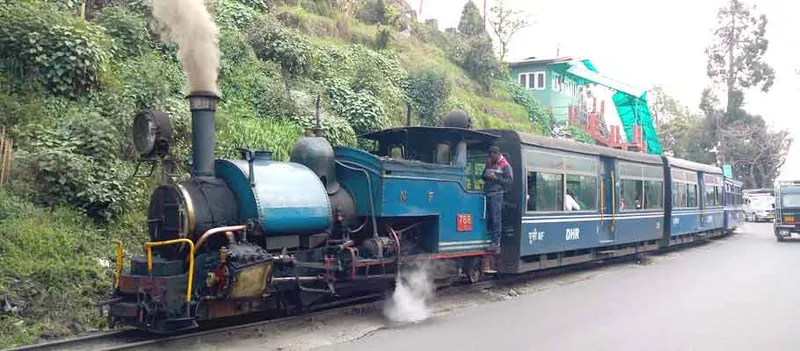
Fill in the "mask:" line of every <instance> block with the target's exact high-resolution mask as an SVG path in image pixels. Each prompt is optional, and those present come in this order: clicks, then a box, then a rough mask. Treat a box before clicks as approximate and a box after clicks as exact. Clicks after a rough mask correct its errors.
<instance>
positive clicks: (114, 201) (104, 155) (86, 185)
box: [15, 110, 135, 221]
mask: <svg viewBox="0 0 800 351" xmlns="http://www.w3.org/2000/svg"><path fill="white" fill-rule="evenodd" d="M69 112H70V111H67V113H69ZM72 113H73V114H74V115H75V116H78V117H77V118H67V119H65V120H63V121H61V122H62V123H63V124H61V125H58V126H51V127H50V126H43V125H37V124H33V125H27V126H25V127H24V131H23V132H21V133H20V135H19V138H20V139H21V140H20V144H21V145H22V146H24V147H25V149H24V150H21V151H20V152H19V153H18V154H19V155H18V156H17V159H18V161H17V162H18V165H19V168H18V169H16V170H15V171H16V172H18V173H21V174H25V175H26V177H25V178H26V179H31V180H32V181H33V183H32V184H31V186H32V187H33V189H34V190H35V191H36V200H37V202H39V203H40V204H43V205H47V206H55V205H69V206H73V207H75V208H80V209H82V210H83V211H84V212H86V214H87V215H89V216H90V217H92V218H93V219H95V220H98V221H109V220H112V219H113V218H114V217H116V216H117V215H119V214H121V213H123V212H124V211H125V210H126V209H127V208H128V206H127V205H128V203H127V202H126V201H127V200H128V199H129V198H130V197H129V196H130V195H131V194H132V188H133V187H134V186H135V184H134V183H131V182H128V181H126V178H128V177H129V176H130V173H129V171H130V170H129V169H127V168H126V167H125V166H124V165H123V164H122V163H121V162H120V161H119V159H118V158H117V155H118V154H119V152H120V150H121V148H122V147H121V141H120V138H118V137H117V136H118V135H119V132H118V131H117V129H116V128H115V127H114V126H113V125H112V124H111V123H110V122H109V121H107V120H105V119H103V118H102V117H101V116H100V115H99V114H98V113H97V112H92V111H85V110H84V111H80V110H79V111H72Z"/></svg>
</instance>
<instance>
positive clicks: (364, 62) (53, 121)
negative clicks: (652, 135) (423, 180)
mask: <svg viewBox="0 0 800 351" xmlns="http://www.w3.org/2000/svg"><path fill="white" fill-rule="evenodd" d="M298 2H299V3H300V5H298ZM99 3H103V2H92V3H91V4H89V6H88V8H87V9H86V10H87V11H86V19H82V18H79V17H77V15H76V14H77V13H79V12H78V10H77V9H78V4H79V1H74V0H70V1H63V0H62V1H55V0H22V1H17V2H14V3H13V4H9V3H2V4H0V68H2V69H0V87H2V89H0V109H1V110H2V111H4V113H3V114H1V115H0V124H2V125H3V126H6V127H8V128H9V130H10V131H11V136H12V138H13V139H14V146H15V150H14V153H15V162H14V165H13V169H12V177H11V183H10V184H9V185H8V187H7V189H4V190H2V191H0V231H2V233H3V240H2V241H0V304H2V307H0V347H6V346H11V345H16V344H21V343H28V342H31V341H34V340H36V339H38V338H40V337H45V338H49V337H55V336H64V335H68V334H74V333H79V332H82V331H87V330H94V329H99V328H104V323H105V322H104V319H103V318H102V317H101V316H100V315H98V314H97V313H96V309H95V307H93V305H92V302H93V301H97V300H100V299H102V297H103V294H104V293H105V292H107V291H108V290H109V289H110V288H111V285H112V268H111V267H112V266H113V259H114V257H113V243H112V240H115V239H119V240H121V241H123V242H124V243H125V247H126V251H125V252H126V255H127V256H129V255H131V254H139V253H140V250H141V244H142V242H143V241H144V240H146V234H145V218H146V215H145V210H146V206H147V200H148V197H149V194H150V192H151V190H152V188H153V186H154V185H155V184H158V183H159V182H160V181H161V180H162V177H160V176H159V174H158V172H156V174H154V175H152V176H150V177H133V175H134V169H135V168H136V164H135V162H134V160H135V156H136V155H135V152H134V151H133V149H132V145H131V143H130V141H129V139H130V138H129V136H130V133H131V130H130V123H131V121H132V119H133V116H134V115H135V113H136V112H138V111H139V110H141V109H150V108H152V109H158V110H163V111H166V112H168V113H170V116H171V118H172V122H173V124H174V126H175V130H176V132H175V133H176V147H174V149H173V150H172V152H173V153H174V155H175V156H176V157H179V158H183V159H185V158H186V157H187V155H188V154H189V138H188V136H189V111H188V105H187V103H186V101H185V95H186V93H187V92H186V91H185V89H184V86H185V84H186V75H185V73H184V72H183V71H182V70H181V68H180V64H179V62H178V55H177V48H176V47H175V46H174V45H167V44H164V43H163V42H162V41H161V40H160V38H159V37H158V34H157V32H156V31H154V30H152V29H151V27H152V26H151V25H152V18H151V16H150V14H149V9H148V8H147V7H146V6H145V5H144V3H145V1H141V0H127V1H121V2H116V1H115V2H114V3H115V4H117V5H115V6H106V7H97V6H100V5H98V4H99ZM333 3H334V2H332V1H329V0H313V1H311V0H309V1H291V0H285V1H280V0H279V1H268V0H216V1H212V2H209V5H208V6H209V8H210V10H211V11H212V13H213V16H214V19H215V21H216V23H217V25H218V26H219V47H220V51H221V60H220V69H219V80H218V85H219V87H220V90H221V95H222V97H223V99H224V100H223V101H222V102H221V103H220V105H219V108H218V113H217V118H218V120H217V128H218V134H217V135H218V143H217V153H218V155H219V156H227V157H238V155H237V154H236V152H235V147H252V148H257V149H270V150H273V151H274V153H275V156H276V157H277V158H280V159H287V158H288V151H289V149H290V147H291V145H292V144H293V142H294V141H295V140H296V139H297V138H298V137H299V136H300V135H301V133H302V130H303V127H308V126H311V125H312V123H313V116H314V102H315V100H316V98H317V96H319V97H321V101H322V111H321V112H322V116H323V125H324V127H325V128H326V135H327V136H328V137H329V138H330V139H331V140H332V141H333V143H335V144H337V145H357V144H358V142H357V140H356V135H357V134H360V133H364V132H368V131H372V130H376V129H380V128H385V127H388V126H395V125H402V124H404V123H405V119H406V117H405V116H406V104H407V103H411V104H412V106H414V111H415V112H414V123H415V124H427V125H432V124H436V123H438V122H439V119H440V118H441V117H442V116H443V115H444V114H445V113H446V112H447V111H449V110H451V109H453V108H461V109H463V110H465V111H467V112H468V113H469V114H470V115H471V116H473V118H474V122H475V124H476V127H477V128H510V129H515V130H520V131H526V132H531V133H543V132H545V131H549V130H550V127H551V123H552V122H551V118H550V116H549V115H548V114H547V113H546V111H545V110H544V109H543V108H542V107H541V105H540V104H539V103H538V102H537V101H536V100H535V99H534V98H533V97H532V96H531V94H529V93H528V92H526V91H525V90H524V89H522V88H521V87H519V86H517V85H515V84H509V83H507V82H506V79H504V76H503V74H502V72H503V71H502V70H500V69H499V68H498V69H497V70H495V69H494V68H492V70H491V73H492V75H490V76H488V78H487V76H486V75H485V74H486V73H487V72H489V71H483V72H481V70H480V69H476V67H480V66H476V65H480V64H485V65H495V66H496V62H493V61H492V57H491V56H492V55H491V50H489V51H486V50H478V49H480V48H481V47H480V46H475V45H478V44H480V43H478V42H476V41H474V40H471V39H469V38H465V37H463V36H459V35H457V34H448V33H442V32H439V31H438V30H436V29H434V28H432V27H430V26H427V25H425V24H419V23H416V22H415V21H414V20H413V19H412V18H410V17H408V16H407V15H402V14H401V13H400V11H399V10H398V8H396V7H394V6H392V5H387V4H386V3H385V2H384V1H381V0H375V1H363V2H362V5H361V6H360V7H357V8H352V7H350V8H341V7H339V6H336V5H333ZM337 3H339V4H340V5H341V4H347V3H354V2H352V1H350V2H348V1H339V2H337ZM456 10H457V11H459V12H460V9H454V11H456ZM484 44H485V43H484ZM483 48H484V49H485V47H483ZM487 55H488V56H487ZM464 67H467V69H468V70H465V69H464ZM492 67H494V66H492ZM469 70H471V71H472V72H473V73H472V74H471V73H469ZM475 72H477V74H484V75H483V76H482V78H481V80H480V81H478V80H475V79H474V78H475V76H476V73H475ZM141 173H142V170H140V174H141ZM145 173H146V172H145Z"/></svg>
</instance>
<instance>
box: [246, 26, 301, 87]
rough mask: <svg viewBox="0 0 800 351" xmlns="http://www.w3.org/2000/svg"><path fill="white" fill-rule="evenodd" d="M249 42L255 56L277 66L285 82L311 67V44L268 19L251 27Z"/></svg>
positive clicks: (294, 32)
mask: <svg viewBox="0 0 800 351" xmlns="http://www.w3.org/2000/svg"><path fill="white" fill-rule="evenodd" d="M249 40H250V45H251V46H252V47H253V50H254V52H255V54H256V56H257V57H258V58H259V59H262V60H265V61H273V62H275V63H277V64H279V65H280V67H281V70H282V71H283V74H284V78H285V79H287V80H288V79H291V78H292V77H295V76H298V75H302V74H304V73H306V72H307V71H308V70H309V68H310V66H311V63H312V60H313V52H312V49H313V47H312V45H311V42H309V41H308V39H307V38H306V37H304V36H302V35H300V33H297V32H296V31H293V30H290V29H287V28H284V27H283V26H281V25H280V23H277V22H275V21H274V20H272V19H270V18H267V17H265V18H263V19H262V20H261V21H259V22H257V23H256V25H255V26H254V27H251V29H250V33H249ZM287 88H288V87H287Z"/></svg>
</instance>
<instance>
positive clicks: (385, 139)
mask: <svg viewBox="0 0 800 351" xmlns="http://www.w3.org/2000/svg"><path fill="white" fill-rule="evenodd" d="M217 99H218V97H217V96H215V95H214V94H211V93H205V92H195V93H192V94H191V95H190V96H189V103H190V109H191V113H192V172H191V177H190V179H188V180H186V181H182V182H177V181H173V180H168V181H167V182H166V183H165V184H163V185H161V186H160V187H158V188H157V189H156V190H155V191H154V192H153V194H152V197H151V200H150V207H149V210H148V218H147V225H148V229H149V234H150V239H151V241H150V242H147V243H146V244H145V253H144V255H142V256H135V257H132V258H131V260H130V267H129V268H128V269H127V270H123V266H122V265H123V257H122V253H123V250H122V246H121V244H119V243H118V247H117V256H118V258H117V267H116V274H115V284H114V290H113V292H112V297H111V299H110V300H109V302H108V304H109V305H110V306H109V307H110V308H109V314H108V317H109V323H110V324H111V325H114V324H118V323H119V324H124V325H131V326H135V327H137V328H141V329H147V330H151V331H155V332H176V331H181V330H186V329H190V328H194V327H197V325H198V324H197V323H198V321H202V320H210V319H216V318H223V317H229V316H235V315H243V314H249V313H253V312H257V311H264V310H286V309H299V308H303V307H305V306H309V305H311V304H314V303H319V302H321V301H329V300H331V299H336V298H341V297H344V296H348V295H352V294H358V293H363V292H365V291H370V290H375V289H385V288H387V287H390V286H391V285H392V284H393V283H394V280H395V278H396V277H397V275H398V274H399V273H400V272H401V271H402V269H403V268H404V267H406V266H410V265H415V264H419V263H426V262H427V263H430V262H435V263H436V264H434V265H429V266H431V267H434V268H435V269H434V271H433V276H434V277H435V278H437V279H438V278H442V279H462V278H466V279H467V280H468V281H470V282H477V281H479V280H481V279H483V278H484V274H485V273H486V272H498V273H500V274H516V273H522V272H527V271H532V270H539V269H547V268H551V267H558V266H564V265H570V264H576V263H581V262H588V261H593V260H602V259H606V258H610V257H618V256H625V255H631V254H636V253H641V252H647V251H653V250H660V249H663V248H667V247H670V246H675V245H680V244H683V243H687V242H691V241H694V240H698V239H699V238H703V237H712V236H718V235H722V234H725V233H728V232H731V231H733V230H734V229H735V228H736V227H737V226H739V225H740V224H741V220H742V218H743V216H742V211H741V194H740V193H741V183H739V182H736V181H734V180H731V179H725V177H723V175H722V171H721V170H720V169H719V168H716V167H711V166H707V165H702V164H697V163H692V162H688V161H684V160H679V159H675V158H670V157H661V156H654V155H645V154H641V153H634V152H627V151H620V150H616V149H611V148H605V147H600V146H594V145H587V144H581V143H576V142H572V141H567V140H557V139H551V138H545V137H540V136H533V135H527V134H523V133H518V132H515V131H511V130H480V131H479V130H473V129H471V128H470V123H469V118H468V117H467V116H466V114H464V113H463V112H459V111H454V112H452V113H451V114H449V115H448V116H447V117H446V121H445V123H444V126H442V127H412V126H406V127H399V128H391V129H386V130H381V131H376V132H373V133H369V134H366V135H363V136H362V137H363V138H365V139H366V140H372V141H373V142H374V145H376V148H375V150H374V151H372V152H368V151H365V150H360V149H357V148H350V147H336V148H334V147H332V146H331V145H330V144H329V143H328V141H327V140H326V139H325V138H324V137H323V136H322V134H321V130H319V129H316V130H315V131H314V133H313V134H311V133H308V132H307V134H306V136H305V137H303V138H301V139H300V140H298V141H297V143H296V144H295V145H294V147H293V149H292V151H291V160H290V162H282V161H276V160H273V159H271V155H270V153H269V152H266V151H252V150H240V153H241V155H242V158H241V159H239V160H222V159H215V157H214V153H213V150H214V140H215V139H214V134H215V126H214V113H215V108H216V103H217ZM171 133H172V128H171V126H170V124H169V118H168V116H167V115H166V114H164V113H160V112H154V111H146V112H142V113H140V114H139V115H137V117H136V119H135V121H134V142H135V145H136V148H137V150H138V151H139V152H140V153H141V155H142V157H143V158H144V159H147V160H150V161H152V162H154V163H164V164H166V163H167V161H168V160H169V145H170V142H171ZM491 145H497V146H499V147H500V149H501V150H502V152H503V153H504V155H505V157H506V158H507V159H508V161H509V162H510V164H511V165H512V167H513V176H514V181H513V183H512V184H511V186H510V188H509V190H508V192H507V193H506V195H505V197H504V198H505V199H504V204H503V206H504V207H503V211H502V212H503V227H502V239H501V245H500V249H501V251H500V253H499V254H496V253H495V252H494V251H492V250H489V249H488V248H489V245H490V243H491V238H490V236H489V234H488V232H487V225H486V224H487V203H486V198H485V197H484V195H483V193H482V189H481V188H482V180H481V174H482V171H483V166H484V163H485V160H486V157H487V150H488V148H489V146H491ZM567 197H570V198H571V200H573V201H574V202H575V203H577V204H578V205H577V207H573V206H570V209H571V210H570V211H566V210H565V209H566V208H567V207H566V206H565V199H567Z"/></svg>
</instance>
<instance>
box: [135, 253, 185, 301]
mask: <svg viewBox="0 0 800 351" xmlns="http://www.w3.org/2000/svg"><path fill="white" fill-rule="evenodd" d="M178 243H185V244H186V245H189V285H188V286H187V287H186V302H190V301H192V280H193V279H194V243H193V242H192V241H191V240H189V239H186V238H181V239H172V240H167V241H155V242H149V243H146V244H144V249H145V250H146V251H147V273H148V274H150V275H151V276H152V275H153V247H156V246H167V245H173V244H178Z"/></svg>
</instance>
